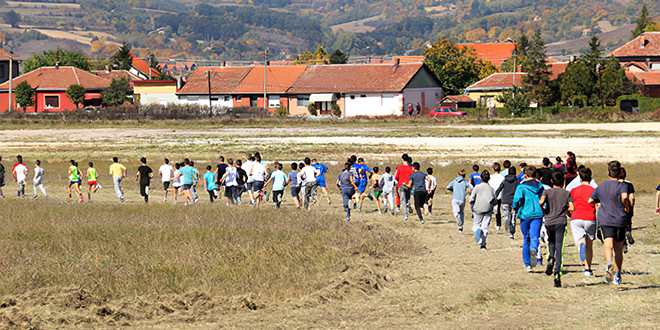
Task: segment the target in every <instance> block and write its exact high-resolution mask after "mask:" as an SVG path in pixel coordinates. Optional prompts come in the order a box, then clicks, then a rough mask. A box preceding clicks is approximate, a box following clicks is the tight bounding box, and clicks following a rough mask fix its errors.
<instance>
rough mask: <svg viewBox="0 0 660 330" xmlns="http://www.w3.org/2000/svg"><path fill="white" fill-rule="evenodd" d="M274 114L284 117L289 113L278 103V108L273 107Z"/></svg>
mask: <svg viewBox="0 0 660 330" xmlns="http://www.w3.org/2000/svg"><path fill="white" fill-rule="evenodd" d="M275 114H276V115H277V116H278V117H286V115H288V114H289V109H287V108H285V107H283V106H281V105H280V106H279V108H277V109H275Z"/></svg>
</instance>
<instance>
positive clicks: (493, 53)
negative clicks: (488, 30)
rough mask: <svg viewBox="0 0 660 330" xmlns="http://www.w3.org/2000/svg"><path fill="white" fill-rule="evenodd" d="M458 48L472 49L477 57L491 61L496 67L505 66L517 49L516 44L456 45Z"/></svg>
mask: <svg viewBox="0 0 660 330" xmlns="http://www.w3.org/2000/svg"><path fill="white" fill-rule="evenodd" d="M456 46H458V49H463V47H467V48H468V49H470V48H471V49H472V50H473V51H474V53H475V55H476V56H477V57H479V58H481V59H482V60H486V61H490V62H491V63H493V64H494V65H495V66H501V65H502V64H504V60H506V59H508V58H509V57H511V53H512V52H513V51H514V49H515V48H516V44H514V43H511V42H499V43H473V44H456Z"/></svg>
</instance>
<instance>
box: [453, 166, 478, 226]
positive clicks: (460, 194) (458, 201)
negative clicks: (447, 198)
mask: <svg viewBox="0 0 660 330" xmlns="http://www.w3.org/2000/svg"><path fill="white" fill-rule="evenodd" d="M479 178H480V179H479V181H481V176H479ZM472 188H473V187H472V185H471V184H470V182H469V181H467V180H465V170H460V171H458V176H457V177H456V179H454V181H452V182H451V183H450V184H449V185H448V186H447V190H449V191H451V192H452V193H453V196H452V200H451V210H452V213H453V214H454V218H455V219H456V222H457V223H458V231H460V232H462V231H463V221H464V220H465V197H466V195H467V193H468V192H470V191H471V190H472Z"/></svg>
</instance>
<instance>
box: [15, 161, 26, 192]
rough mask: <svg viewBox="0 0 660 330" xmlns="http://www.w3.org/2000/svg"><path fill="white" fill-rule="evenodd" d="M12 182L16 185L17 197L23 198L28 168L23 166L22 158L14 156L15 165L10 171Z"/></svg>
mask: <svg viewBox="0 0 660 330" xmlns="http://www.w3.org/2000/svg"><path fill="white" fill-rule="evenodd" d="M12 172H13V173H14V181H16V183H17V184H18V197H25V180H26V179H27V174H28V167H27V166H26V165H25V164H23V157H22V156H21V155H18V156H16V164H14V168H13V169H12Z"/></svg>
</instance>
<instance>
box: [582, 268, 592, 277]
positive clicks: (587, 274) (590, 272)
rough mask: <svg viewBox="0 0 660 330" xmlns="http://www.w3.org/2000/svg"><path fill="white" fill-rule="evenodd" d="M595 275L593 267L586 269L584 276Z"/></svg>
mask: <svg viewBox="0 0 660 330" xmlns="http://www.w3.org/2000/svg"><path fill="white" fill-rule="evenodd" d="M593 275H594V271H593V270H591V269H585V270H584V276H586V277H589V276H593Z"/></svg>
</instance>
